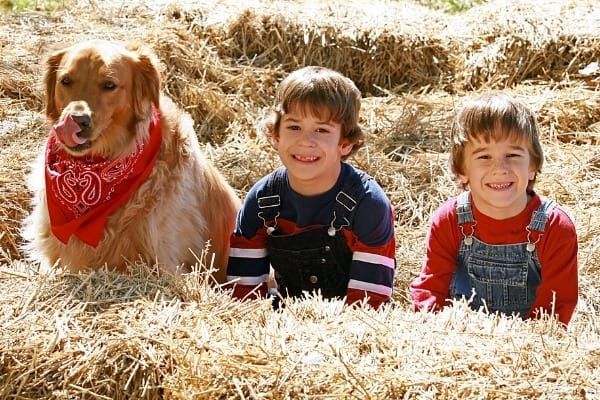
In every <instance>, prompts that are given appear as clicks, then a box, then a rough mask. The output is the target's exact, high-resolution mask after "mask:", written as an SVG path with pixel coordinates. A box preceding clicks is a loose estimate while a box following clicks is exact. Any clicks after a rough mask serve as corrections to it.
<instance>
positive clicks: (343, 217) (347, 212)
mask: <svg viewBox="0 0 600 400" xmlns="http://www.w3.org/2000/svg"><path fill="white" fill-rule="evenodd" d="M356 172H357V173H356V174H354V173H351V174H350V175H349V176H348V178H347V179H346V181H345V182H344V186H343V187H342V189H341V190H340V191H339V192H338V194H337V195H336V196H335V204H334V206H333V220H332V221H331V227H333V228H335V229H336V230H339V229H341V228H342V226H348V227H352V219H353V216H354V210H355V209H356V206H357V205H358V203H360V201H361V200H362V198H363V197H364V196H365V185H366V184H367V182H368V181H370V180H371V179H373V178H372V177H371V176H369V175H368V174H367V173H365V172H364V171H360V170H356Z"/></svg>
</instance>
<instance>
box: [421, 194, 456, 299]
mask: <svg viewBox="0 0 600 400" xmlns="http://www.w3.org/2000/svg"><path fill="white" fill-rule="evenodd" d="M455 205H456V203H455V202H446V203H445V204H443V205H442V206H441V207H440V208H439V209H438V210H437V211H436V212H435V213H434V215H433V217H432V222H431V226H430V228H429V231H428V233H427V238H426V254H425V259H424V261H423V267H422V270H421V273H420V275H419V277H418V278H416V279H415V280H414V281H413V282H412V283H411V284H410V286H409V291H410V296H411V299H412V303H413V309H414V310H415V311H418V310H429V311H437V310H440V309H441V308H443V307H444V306H446V305H448V304H449V303H450V301H449V297H450V284H451V282H452V276H453V274H454V272H455V271H456V257H457V255H458V248H459V244H460V234H459V233H458V232H459V230H458V224H457V223H456V213H455V212H454V210H455Z"/></svg>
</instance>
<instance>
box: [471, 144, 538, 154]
mask: <svg viewBox="0 0 600 400" xmlns="http://www.w3.org/2000/svg"><path fill="white" fill-rule="evenodd" d="M489 146H490V145H489V144H486V145H485V146H479V147H475V148H474V149H473V154H477V153H483V152H485V151H488V148H489ZM508 147H510V148H511V149H512V150H519V151H523V152H526V151H527V147H526V146H524V145H520V144H511V145H509V146H508Z"/></svg>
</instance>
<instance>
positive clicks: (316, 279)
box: [308, 275, 319, 285]
mask: <svg viewBox="0 0 600 400" xmlns="http://www.w3.org/2000/svg"><path fill="white" fill-rule="evenodd" d="M308 280H309V281H310V283H312V284H313V285H314V284H315V283H317V282H319V278H317V277H316V275H311V276H310V278H308Z"/></svg>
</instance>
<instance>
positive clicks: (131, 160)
mask: <svg viewBox="0 0 600 400" xmlns="http://www.w3.org/2000/svg"><path fill="white" fill-rule="evenodd" d="M161 143H162V130H161V126H160V118H159V116H158V112H157V111H156V110H155V109H153V115H152V121H151V122H150V139H149V141H148V142H146V143H138V145H137V148H136V150H135V152H133V153H132V154H130V155H128V156H127V157H125V158H117V159H113V160H105V159H102V158H99V157H82V158H77V157H72V156H71V155H69V154H68V153H67V152H66V151H65V150H63V149H62V148H61V147H59V146H58V145H57V143H56V136H55V134H51V135H50V137H49V138H48V143H47V146H46V174H45V175H46V188H47V190H46V198H47V201H48V211H49V213H50V224H51V227H52V232H53V233H54V235H56V237H57V238H58V239H60V241H61V242H63V243H65V244H66V243H67V242H68V241H69V238H70V237H71V235H75V236H77V237H78V238H79V239H80V240H81V241H82V242H84V243H87V244H89V245H90V246H94V247H96V246H97V245H98V243H99V242H100V239H101V238H102V232H103V230H104V224H105V223H106V219H107V218H108V216H109V215H110V214H111V213H112V212H113V211H114V210H116V209H117V208H118V207H119V206H121V205H122V204H123V203H124V202H125V201H127V199H129V197H130V196H131V195H132V194H133V193H134V192H135V191H136V190H137V188H138V187H139V186H140V185H141V184H142V182H143V181H144V180H145V179H146V178H147V177H148V175H149V174H150V172H151V171H152V168H153V167H154V162H155V161H156V157H157V156H158V152H159V150H160V146H161Z"/></svg>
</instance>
